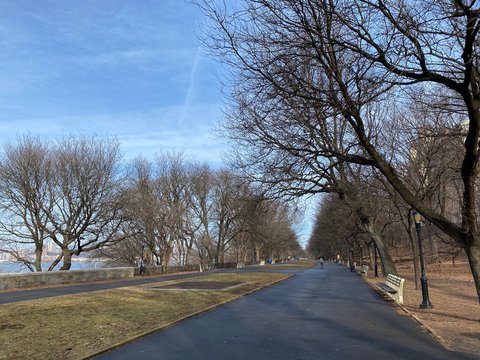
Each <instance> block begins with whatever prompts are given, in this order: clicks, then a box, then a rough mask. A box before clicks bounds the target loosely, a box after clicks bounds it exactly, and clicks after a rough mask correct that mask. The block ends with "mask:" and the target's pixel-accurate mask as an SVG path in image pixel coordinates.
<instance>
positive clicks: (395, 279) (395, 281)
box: [386, 274, 405, 288]
mask: <svg viewBox="0 0 480 360" xmlns="http://www.w3.org/2000/svg"><path fill="white" fill-rule="evenodd" d="M402 280H403V281H405V280H404V279H402V278H401V277H399V276H396V275H393V274H387V281H386V284H387V285H388V286H390V287H393V288H399V287H400V286H401V285H402Z"/></svg>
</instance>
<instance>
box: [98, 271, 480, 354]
mask: <svg viewBox="0 0 480 360" xmlns="http://www.w3.org/2000/svg"><path fill="white" fill-rule="evenodd" d="M219 358H222V359H223V358H224V359H229V360H231V359H275V360H282V359H292V360H293V359H295V360H301V359H342V360H344V359H357V360H358V359H422V360H423V359H445V360H447V359H448V360H455V359H475V358H476V357H475V356H474V355H467V354H460V353H452V352H450V351H448V350H445V349H444V348H443V347H442V346H441V345H440V344H439V343H437V342H436V341H435V340H434V339H433V337H432V336H431V335H430V334H429V333H427V332H426V331H424V330H423V329H422V328H421V327H420V325H419V324H418V323H416V322H415V321H413V320H412V319H411V318H410V317H408V316H406V315H405V314H404V313H401V312H399V311H398V309H397V308H396V307H395V306H393V305H392V304H391V303H389V302H386V301H384V300H383V299H382V298H381V296H380V295H379V294H377V293H376V292H375V291H374V290H373V289H372V288H371V287H369V286H368V284H366V283H365V282H364V281H363V280H362V279H361V278H360V277H358V276H356V275H355V274H352V273H350V272H349V271H348V270H347V269H346V268H345V267H343V266H340V265H338V264H334V263H325V268H324V269H323V270H321V269H320V267H316V268H313V269H310V270H306V271H298V272H297V273H296V276H294V277H292V278H290V279H289V280H286V281H283V282H281V283H279V284H277V285H275V286H272V287H270V288H267V289H265V290H262V291H259V292H257V293H254V294H251V295H249V296H246V297H244V298H241V299H239V300H237V301H234V302H232V303H229V304H227V305H225V306H222V307H220V308H218V309H216V310H215V311H212V312H209V313H206V314H203V315H201V316H197V317H194V318H191V319H189V320H186V321H184V322H182V323H180V324H177V325H175V326H173V327H171V328H168V329H165V330H163V331H159V332H157V333H154V334H152V335H150V336H147V337H145V338H142V339H141V340H139V341H136V342H134V343H130V344H127V345H125V346H122V347H120V348H118V349H115V350H113V351H110V352H108V353H105V354H102V355H100V356H98V357H97V358H96V359H115V360H117V359H118V360H121V359H136V360H141V359H169V360H175V359H182V360H184V359H202V360H208V359H219Z"/></svg>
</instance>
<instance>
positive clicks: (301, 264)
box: [263, 260, 318, 270]
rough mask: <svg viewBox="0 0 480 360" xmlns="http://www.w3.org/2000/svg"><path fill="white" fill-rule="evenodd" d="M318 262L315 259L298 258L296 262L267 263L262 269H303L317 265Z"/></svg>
mask: <svg viewBox="0 0 480 360" xmlns="http://www.w3.org/2000/svg"><path fill="white" fill-rule="evenodd" d="M317 264H318V262H317V261H315V260H300V261H298V262H293V261H292V262H285V263H278V264H274V265H270V264H267V265H265V266H264V267H263V268H264V269H269V270H270V269H271V270H275V269H277V270H303V269H310V268H312V267H314V266H315V265H317Z"/></svg>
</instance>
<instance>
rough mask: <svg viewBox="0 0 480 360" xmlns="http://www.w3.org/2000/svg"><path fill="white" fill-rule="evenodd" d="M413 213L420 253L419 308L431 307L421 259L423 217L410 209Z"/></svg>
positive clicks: (423, 264)
mask: <svg viewBox="0 0 480 360" xmlns="http://www.w3.org/2000/svg"><path fill="white" fill-rule="evenodd" d="M412 215H413V220H414V221H415V229H416V230H417V240H418V249H419V255H420V271H421V273H422V274H421V276H420V283H421V284H422V299H423V300H422V303H421V304H420V308H421V309H431V308H433V305H432V303H431V302H430V299H429V297H428V283H427V275H426V274H425V263H424V260H423V246H422V234H421V230H422V221H423V217H422V215H421V214H420V213H419V212H418V211H416V210H413V211H412Z"/></svg>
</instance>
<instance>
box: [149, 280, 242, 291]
mask: <svg viewBox="0 0 480 360" xmlns="http://www.w3.org/2000/svg"><path fill="white" fill-rule="evenodd" d="M243 284H245V283H243V282H232V281H230V282H225V281H224V282H220V281H184V282H181V283H176V284H168V285H162V286H155V287H152V288H151V289H152V290H197V291H198V290H201V291H204V290H217V291H218V290H230V289H232V288H234V287H237V286H240V285H243Z"/></svg>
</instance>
